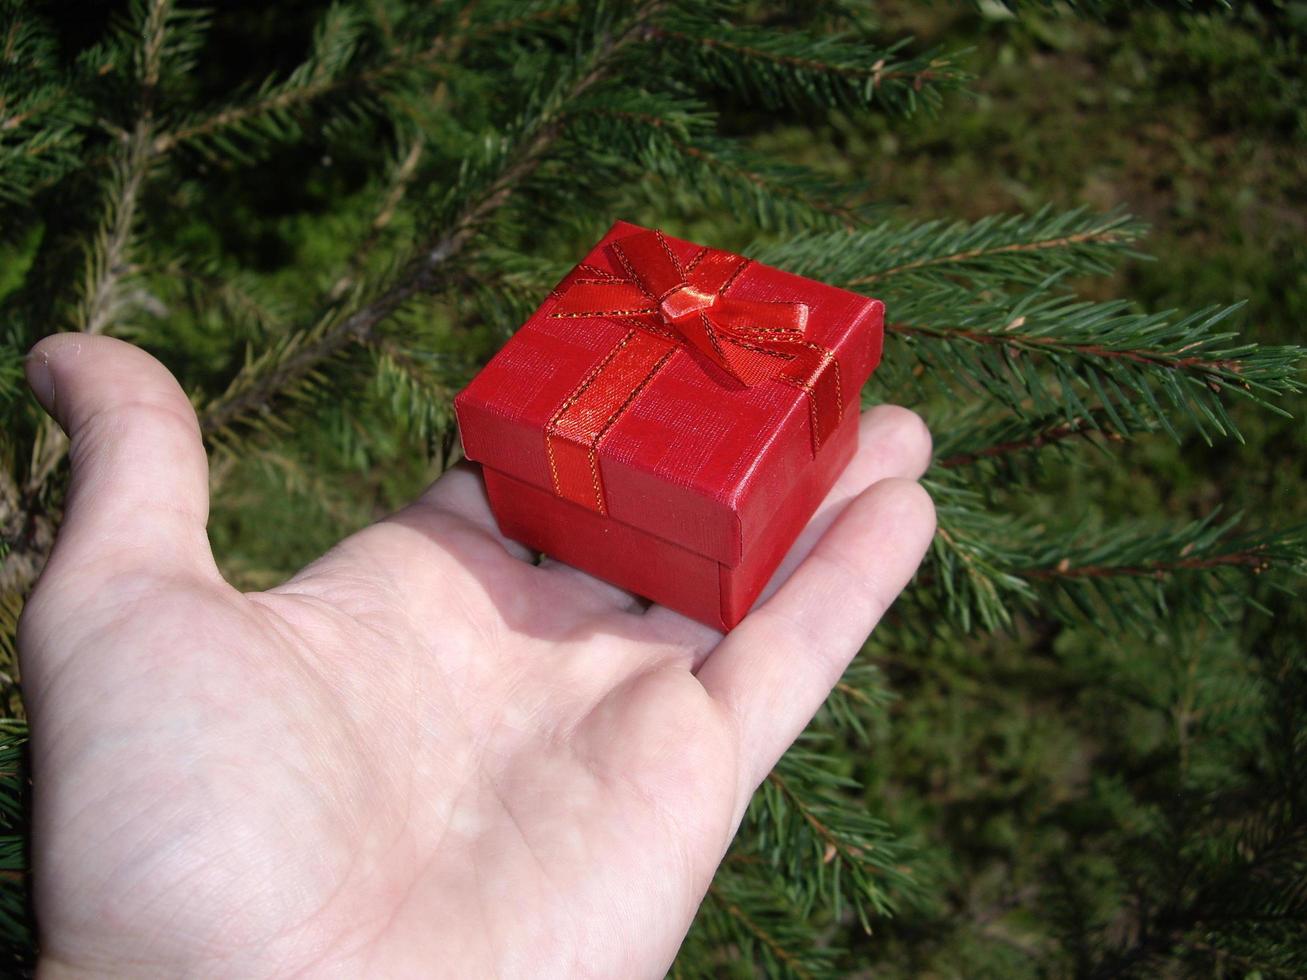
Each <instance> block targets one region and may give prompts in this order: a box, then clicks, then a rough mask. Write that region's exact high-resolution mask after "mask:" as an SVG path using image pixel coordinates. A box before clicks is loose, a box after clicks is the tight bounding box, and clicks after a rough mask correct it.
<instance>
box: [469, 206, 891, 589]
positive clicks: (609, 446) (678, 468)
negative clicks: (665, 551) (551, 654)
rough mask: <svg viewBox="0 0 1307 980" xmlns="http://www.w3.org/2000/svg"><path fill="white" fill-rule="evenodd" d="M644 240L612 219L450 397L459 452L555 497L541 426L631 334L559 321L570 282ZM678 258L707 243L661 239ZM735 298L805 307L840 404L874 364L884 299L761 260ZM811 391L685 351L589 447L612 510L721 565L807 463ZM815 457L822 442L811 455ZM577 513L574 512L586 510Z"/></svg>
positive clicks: (731, 561) (585, 321) (615, 266)
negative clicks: (736, 374) (736, 376)
mask: <svg viewBox="0 0 1307 980" xmlns="http://www.w3.org/2000/svg"><path fill="white" fill-rule="evenodd" d="M644 232H646V229H643V228H640V227H639V226H637V225H632V224H629V223H627V222H624V221H619V222H617V223H616V224H615V225H613V227H612V228H611V229H610V230H609V232H608V234H607V235H605V236H604V238H603V239H602V240H601V241H600V242H599V244H598V245H596V246H595V248H594V249H593V250H592V251H591V252H590V254H589V255H587V256H586V257H585V259H583V260H582V262H581V264H580V265H578V266H577V268H576V269H574V270H573V271H572V272H571V273H569V274H568V276H567V277H566V278H564V280H563V282H562V283H560V284H559V286H558V288H556V289H555V290H554V292H553V293H552V294H551V295H550V296H549V298H548V299H546V300H545V302H544V303H543V304H542V305H541V306H540V308H539V309H538V310H537V311H536V312H535V313H534V314H532V316H531V317H530V319H528V320H527V322H526V323H525V324H523V326H522V327H521V328H520V329H519V330H518V331H517V333H515V334H514V335H513V337H512V338H511V339H510V340H509V341H508V343H506V344H505V345H504V347H503V348H502V349H501V350H500V351H499V352H498V353H497V354H496V355H495V356H494V357H493V358H492V359H491V360H490V361H489V363H487V364H486V366H485V367H484V368H483V369H482V370H481V372H480V373H479V374H477V376H476V377H475V378H473V379H472V381H471V383H470V384H469V385H468V386H467V387H466V388H465V389H464V390H463V391H462V392H460V393H459V395H458V396H457V398H456V399H455V402H454V405H455V411H456V413H457V416H458V422H459V431H460V434H461V436H462V440H463V450H464V453H465V455H466V456H467V457H468V458H469V459H472V460H475V461H477V462H480V463H482V464H483V465H486V466H491V467H493V468H495V469H497V470H499V471H501V472H503V473H506V474H508V475H509V476H513V477H516V478H517V479H519V480H524V481H526V482H528V483H531V484H534V485H536V486H538V487H541V488H542V489H546V490H549V491H551V492H553V491H554V488H555V482H554V481H555V475H554V474H553V473H551V469H550V458H549V455H548V453H547V452H546V429H547V427H548V426H549V424H550V422H551V420H553V419H554V418H555V416H556V415H557V414H558V413H559V411H560V408H562V407H563V406H564V404H565V403H566V402H567V400H568V399H569V398H570V397H572V396H573V394H574V392H576V391H577V389H578V385H580V384H581V383H582V382H583V381H584V380H585V379H587V378H591V377H593V376H594V374H595V373H596V372H597V371H599V370H600V369H601V368H602V367H603V366H604V365H605V364H606V363H607V361H606V359H607V358H609V357H610V356H611V355H612V353H613V351H614V348H616V347H618V346H619V345H620V344H621V343H622V342H623V340H624V338H626V337H627V336H628V335H629V334H630V333H631V330H632V326H631V321H630V320H624V319H622V318H617V317H614V318H594V317H587V318H571V317H567V318H558V317H551V315H550V314H551V312H552V311H553V310H554V308H555V307H556V306H557V305H558V303H559V298H560V296H561V295H562V293H563V291H564V290H565V289H566V288H567V287H568V285H569V283H570V281H571V280H573V279H575V278H577V277H582V276H596V275H599V276H603V275H609V276H621V277H625V276H626V275H627V270H626V269H624V268H623V266H622V264H621V261H620V256H618V255H617V253H616V252H615V251H614V250H613V249H612V248H610V246H611V245H612V244H613V243H614V242H620V241H621V240H622V239H624V238H628V237H631V236H633V235H638V234H641V233H644ZM664 238H665V241H666V243H667V244H668V246H669V247H670V248H671V250H672V251H673V252H674V253H675V254H676V256H677V258H678V259H679V260H680V262H681V263H682V264H684V263H687V262H690V261H691V260H692V259H693V258H694V257H695V256H696V255H698V254H699V253H702V251H703V247H702V246H699V245H695V244H693V243H691V242H686V241H683V240H681V239H678V238H672V237H670V236H664ZM730 294H731V295H732V296H734V297H738V298H740V299H746V300H759V301H763V302H770V303H784V302H789V303H802V304H805V305H806V306H807V308H808V314H807V324H806V331H805V334H804V338H805V340H806V341H808V342H809V343H812V344H816V345H819V346H820V347H824V348H827V349H829V350H830V351H832V352H833V354H834V358H835V362H836V365H837V370H838V377H839V379H840V383H839V385H838V391H839V400H840V401H841V402H842V404H841V405H840V409H841V411H842V412H843V414H844V415H845V416H848V415H852V414H855V413H856V412H857V410H858V403H859V390H860V388H861V387H862V385H863V383H864V382H865V381H866V380H867V378H868V377H869V376H870V374H871V372H872V370H873V369H874V368H875V367H876V364H877V363H878V362H879V360H880V355H881V346H882V342H883V326H884V305H883V304H882V303H881V302H880V301H879V300H873V299H868V298H866V297H864V296H859V295H857V294H855V293H851V292H848V291H846V290H842V289H837V288H835V287H833V286H827V285H825V284H823V283H819V282H815V281H814V280H811V279H805V278H803V277H801V276H796V275H793V274H791V273H787V272H782V271H780V270H779V269H774V268H772V267H770V266H765V265H762V264H761V263H756V262H751V263H749V264H748V265H747V266H746V267H745V268H744V270H743V271H742V272H741V273H740V274H739V275H738V276H737V277H736V278H735V279H734V281H733V282H732V283H731V286H730ZM812 424H813V422H812V420H811V419H810V415H809V395H808V394H807V393H806V392H805V391H804V390H802V389H801V388H799V387H795V386H793V385H791V384H785V383H780V382H778V381H763V382H760V383H757V384H754V385H752V386H745V385H742V384H739V383H737V382H734V381H733V379H731V378H729V376H727V375H725V374H723V372H722V371H720V370H719V369H718V368H717V367H716V366H715V365H714V364H712V363H711V362H710V361H708V360H707V359H706V358H704V357H703V356H702V355H700V354H699V353H698V352H697V351H695V350H693V349H692V347H691V346H690V345H688V344H686V345H677V346H676V347H675V349H674V350H673V351H671V353H670V356H668V357H667V358H666V359H665V360H664V362H663V363H661V364H660V366H659V368H658V369H657V373H656V375H655V376H653V378H652V380H651V381H650V382H649V383H647V384H645V385H643V387H638V388H636V390H635V391H634V392H633V397H632V398H631V400H630V401H629V402H628V403H627V404H626V405H625V407H624V408H623V409H622V411H621V413H620V415H619V416H617V417H616V419H615V421H613V422H612V424H611V425H609V426H608V427H607V428H606V429H605V430H604V431H603V434H602V437H601V438H600V440H599V441H598V443H597V446H596V459H595V462H596V465H597V474H596V475H597V476H598V477H599V478H600V479H601V480H602V486H603V494H604V498H605V501H606V506H607V513H608V515H609V516H610V517H611V518H612V519H614V520H617V521H621V522H623V523H626V524H630V525H632V526H634V527H638V528H640V529H641V530H643V531H646V532H648V533H650V534H654V535H656V536H658V537H661V538H663V539H664V540H667V541H670V542H672V543H674V544H677V545H680V546H682V547H685V548H688V549H690V550H692V551H694V552H697V553H699V554H702V555H706V556H708V557H710V558H713V559H714V560H716V561H719V562H721V563H722V564H724V565H727V566H729V567H734V566H735V565H737V564H739V561H740V558H741V556H742V555H743V553H744V551H745V550H746V549H747V548H748V546H749V544H750V542H752V541H753V540H755V539H756V538H757V536H758V535H759V534H760V533H761V531H762V529H763V528H764V527H765V526H766V525H767V523H768V522H769V520H770V518H771V517H772V516H773V515H774V513H775V511H776V508H777V507H779V506H782V505H783V502H784V501H785V499H786V498H787V496H788V490H789V489H790V487H791V486H792V485H793V484H794V482H795V480H796V479H797V477H798V474H799V473H801V472H803V470H804V469H805V468H806V467H808V466H811V465H812V463H813V458H814V447H813V437H812V429H811V426H812ZM821 451H822V449H821V448H818V449H817V452H821ZM574 506H577V507H580V506H581V505H580V504H575V505H574Z"/></svg>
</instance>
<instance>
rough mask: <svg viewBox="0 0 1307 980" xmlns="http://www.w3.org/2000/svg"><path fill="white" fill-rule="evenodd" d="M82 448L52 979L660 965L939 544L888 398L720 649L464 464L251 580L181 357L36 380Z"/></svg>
mask: <svg viewBox="0 0 1307 980" xmlns="http://www.w3.org/2000/svg"><path fill="white" fill-rule="evenodd" d="M28 377H29V381H30V383H31V385H32V388H33V390H34V391H35V393H36V396H37V398H38V399H39V400H40V401H41V403H42V405H43V406H45V408H46V409H47V410H48V411H50V412H51V414H53V415H54V417H55V418H56V419H57V420H58V422H59V424H60V425H61V426H62V427H63V428H64V430H65V431H67V432H68V434H69V436H70V437H71V452H70V459H71V466H72V484H71V489H70V491H69V495H68V500H67V508H66V514H65V518H64V521H63V526H62V529H61V530H60V533H59V537H58V540H57V543H56V545H55V548H54V552H53V554H52V555H51V558H50V562H49V565H48V566H47V568H46V570H45V572H44V574H43V575H42V577H41V579H40V582H39V584H38V586H37V588H36V590H35V592H34V593H33V595H32V597H31V599H30V601H29V602H28V604H27V606H26V609H25V610H24V615H23V619H22V622H21V624H20V631H19V649H20V655H21V667H22V676H23V689H24V693H25V696H26V702H27V707H28V711H29V712H30V716H31V724H32V765H33V778H34V786H35V813H34V834H33V837H34V839H33V852H32V856H33V863H34V868H35V891H36V900H37V912H38V916H39V920H40V928H41V942H42V951H43V952H42V958H41V964H40V971H41V974H42V975H43V976H45V977H61V976H82V975H87V976H95V977H115V976H124V977H125V976H130V977H183V976H185V977H207V976H223V977H240V978H258V977H288V976H311V977H351V978H353V977H388V978H389V977H445V976H449V977H459V978H466V977H600V978H609V977H623V978H627V977H659V976H662V975H663V973H664V972H665V971H666V970H667V968H668V966H669V965H670V963H671V961H672V959H673V957H674V956H675V954H676V951H677V948H678V946H679V944H680V942H681V940H682V939H683V938H684V936H685V933H686V930H687V929H688V928H689V926H690V922H691V920H692V919H693V917H694V914H695V910H696V908H697V907H698V905H699V903H700V901H701V900H702V898H703V896H704V893H705V891H706V889H707V888H708V885H709V882H710V881H711V879H712V876H713V873H714V871H715V869H716V868H717V865H718V863H719V862H720V861H721V859H722V857H723V855H724V854H725V852H726V849H727V846H728V845H729V843H730V841H731V838H732V836H733V835H734V833H735V831H736V828H737V827H738V826H739V823H740V820H741V818H742V816H743V814H744V810H745V807H746V805H747V803H748V801H749V797H750V795H751V794H752V793H753V791H754V789H755V788H756V787H757V786H758V784H759V783H760V782H761V780H762V779H764V778H765V777H766V775H767V773H768V771H769V770H770V769H771V768H772V766H773V765H774V764H775V762H776V760H777V759H778V758H779V757H780V755H781V754H782V753H783V752H784V751H785V749H786V748H787V747H788V746H789V745H790V743H791V742H792V741H793V740H794V738H795V737H796V736H797V735H798V734H799V733H800V731H802V729H803V728H804V726H805V725H806V724H807V723H808V721H809V720H810V719H811V717H812V715H813V714H814V712H815V711H816V710H817V708H818V707H819V706H820V705H821V703H822V701H823V699H824V698H825V697H826V695H827V694H828V693H829V692H830V690H831V688H832V686H833V685H834V684H835V682H836V681H837V680H838V679H839V677H840V675H841V673H842V672H843V670H844V668H845V667H846V666H847V664H848V663H849V661H850V660H851V659H852V657H853V656H854V654H855V653H856V652H857V650H858V649H859V647H860V646H861V645H862V643H863V641H864V639H865V638H866V637H867V635H868V634H869V633H870V632H871V631H872V629H873V628H874V627H875V625H876V623H877V621H878V620H879V619H880V617H881V615H882V614H883V613H884V612H885V610H886V609H887V607H888V606H889V605H890V603H891V602H892V601H893V600H894V598H895V596H896V595H897V594H898V593H899V591H900V590H901V589H902V588H903V587H904V585H905V584H906V583H907V582H908V580H909V578H910V577H911V576H912V574H913V572H914V571H915V569H916V567H917V565H918V563H919V561H920V560H921V557H922V555H923V553H924V552H925V549H926V547H927V545H928V543H929V541H930V539H931V536H932V534H933V532H934V512H933V509H932V507H931V503H930V499H929V497H928V496H927V495H926V493H925V492H924V491H923V490H922V489H921V488H920V486H919V485H918V484H917V482H916V480H917V478H918V477H919V476H920V475H921V474H922V472H923V471H924V469H925V467H926V465H927V463H928V461H929V457H930V439H929V436H928V435H927V432H926V429H925V427H924V426H923V425H922V423H921V421H920V420H919V419H918V418H917V417H916V416H915V415H913V414H912V413H910V412H908V411H906V410H904V409H899V408H893V407H888V406H886V407H880V408H875V409H872V410H871V411H869V412H867V413H865V414H864V415H863V416H862V418H861V420H860V425H861V447H860V449H859V452H858V455H857V456H856V457H855V459H854V461H853V462H852V463H851V464H850V466H849V468H848V470H847V471H846V472H845V473H844V475H843V476H842V477H841V479H840V481H839V483H838V484H837V485H836V487H835V488H834V490H832V492H831V494H830V496H829V497H828V499H827V500H826V502H825V504H824V505H823V506H822V508H821V510H820V511H819V512H818V514H817V515H816V516H815V517H814V518H813V520H812V522H811V524H810V525H809V527H808V528H807V530H806V531H805V532H804V534H803V536H802V537H801V538H800V540H799V541H798V542H797V543H796V544H795V546H794V548H793V550H792V552H791V553H790V555H789V556H788V558H787V559H786V561H785V563H784V565H783V566H782V568H781V569H780V570H779V571H778V573H777V575H776V578H775V579H774V581H773V582H772V583H771V585H770V586H769V588H768V590H767V592H766V593H765V594H764V597H763V599H762V601H761V602H760V604H759V605H758V606H757V607H756V608H755V610H754V611H753V612H752V613H751V614H750V615H749V616H748V618H747V619H745V621H744V622H743V623H741V624H740V625H739V626H738V627H736V629H735V630H733V631H732V632H731V633H730V634H728V635H726V636H725V637H723V635H722V634H720V633H718V632H715V631H713V630H711V629H709V628H707V627H705V626H702V625H700V624H698V623H694V622H692V621H690V620H688V619H685V618H684V617H682V616H680V615H678V614H676V613H673V612H671V611H670V610H667V609H663V608H660V607H657V606H654V607H652V608H649V609H645V608H644V607H643V606H642V604H640V603H638V602H636V601H635V600H634V599H633V597H632V596H630V595H628V594H627V593H624V592H622V591H620V590H618V589H616V588H613V587H612V586H609V585H607V584H605V583H603V582H600V581H598V580H596V579H593V578H591V577H589V576H587V575H584V574H582V573H580V572H578V571H576V570H574V569H571V568H568V567H566V566H562V565H557V564H554V563H552V562H549V561H545V562H544V563H543V564H542V565H539V566H537V565H534V564H532V563H531V561H530V557H531V556H530V555H528V554H527V552H526V551H525V550H524V549H522V548H521V547H520V546H518V545H516V544H515V543H513V542H511V541H508V540H506V539H504V538H503V537H501V536H500V535H499V533H498V531H497V529H496V527H495V523H494V519H493V518H492V516H491V514H490V511H489V509H488V508H487V505H486V500H485V495H484V491H483V489H482V484H481V480H480V477H479V475H478V473H477V471H476V469H475V468H474V467H470V466H460V467H456V468H455V469H454V470H452V471H451V472H449V473H447V474H446V475H445V476H443V477H442V478H441V479H440V480H438V481H437V482H436V483H435V484H434V485H433V486H432V487H431V488H430V489H429V490H427V491H426V492H425V493H424V494H423V495H422V496H421V497H420V498H419V499H418V500H417V501H415V502H414V503H413V504H412V505H411V506H409V507H408V508H406V509H404V510H402V511H400V512H399V513H398V514H395V515H393V516H392V517H390V518H388V519H386V520H383V521H381V522H379V523H377V524H375V525H373V526H371V527H369V528H367V529H365V530H363V531H361V532H359V533H357V534H354V535H352V536H350V537H348V538H346V539H345V540H344V541H342V542H341V543H340V544H339V545H338V546H337V547H335V548H333V549H332V550H331V551H330V552H328V553H327V554H326V555H324V556H323V557H322V558H320V559H319V560H318V561H316V562H314V563H313V564H311V565H309V566H308V567H307V568H305V569H304V570H303V571H301V572H300V573H298V574H297V575H295V576H294V577H293V578H291V579H290V580H289V581H287V582H286V583H285V584H284V585H281V586H279V587H277V588H275V589H272V590H270V591H268V592H264V593H245V594H243V593H241V592H239V591H237V590H236V589H235V588H233V587H232V586H231V585H229V584H228V583H227V582H225V581H224V580H223V577H222V575H221V574H220V573H219V571H218V568H217V566H216V564H215V562H214V558H213V555H212V552H211V550H210V547H209V542H208V538H207V535H206V532H205V524H206V520H207V516H208V467H207V460H206V457H205V451H204V447H203V444H202V442H201V439H200V434H199V429H198V426H197V424H196V420H195V414H194V412H193V410H192V408H191V405H190V403H189V402H188V400H187V399H186V396H185V395H184V394H183V393H182V390H181V388H180V387H179V386H178V385H177V382H176V381H175V380H174V379H173V378H172V376H171V375H170V374H169V373H168V372H167V370H166V369H165V368H164V367H163V366H162V365H160V364H159V363H158V362H157V361H155V360H154V359H153V358H151V357H150V356H149V355H147V354H145V353H144V352H143V351H141V350H139V349H137V348H134V347H132V346H130V345H128V344H125V343H122V342H120V341H117V340H112V339H109V338H105V337H89V336H83V335H77V334H65V335H57V336H54V337H50V338H47V339H46V340H44V341H42V342H41V343H40V344H38V345H37V347H36V348H35V349H34V351H33V353H32V356H31V357H30V358H29V362H28Z"/></svg>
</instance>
